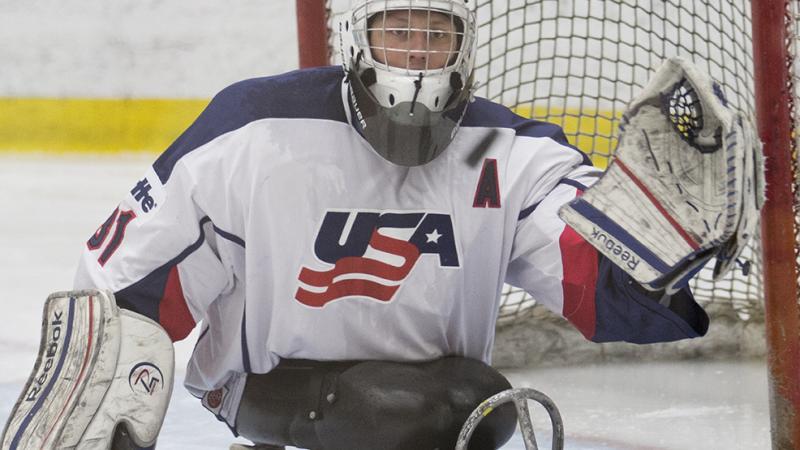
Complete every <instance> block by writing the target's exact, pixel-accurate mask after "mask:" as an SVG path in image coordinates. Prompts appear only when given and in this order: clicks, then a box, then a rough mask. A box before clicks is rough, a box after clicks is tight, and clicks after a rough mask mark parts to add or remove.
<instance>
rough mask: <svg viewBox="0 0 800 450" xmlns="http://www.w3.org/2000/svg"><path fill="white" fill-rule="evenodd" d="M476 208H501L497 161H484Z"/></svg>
mask: <svg viewBox="0 0 800 450" xmlns="http://www.w3.org/2000/svg"><path fill="white" fill-rule="evenodd" d="M472 206H473V207H474V208H499V207H500V181H499V177H498V174H497V160H496V159H493V158H486V159H485V160H483V169H481V177H480V178H479V179H478V187H477V189H475V201H473V202H472Z"/></svg>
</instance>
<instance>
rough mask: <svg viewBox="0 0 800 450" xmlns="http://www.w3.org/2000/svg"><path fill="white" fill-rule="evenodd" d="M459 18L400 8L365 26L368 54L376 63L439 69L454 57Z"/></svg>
mask: <svg viewBox="0 0 800 450" xmlns="http://www.w3.org/2000/svg"><path fill="white" fill-rule="evenodd" d="M459 23H460V22H459V19H457V18H455V17H454V16H452V15H449V14H444V13H440V12H435V11H425V10H414V9H400V10H392V11H385V12H382V13H379V14H376V15H374V16H373V17H371V18H370V20H369V23H368V30H367V31H368V38H369V45H370V53H371V54H372V57H373V58H374V59H375V60H376V61H377V62H380V63H383V64H387V65H389V66H392V67H397V68H401V69H408V70H433V69H442V68H444V67H446V66H447V65H448V63H450V62H451V61H454V60H455V59H456V58H457V56H458V48H459V38H458V35H459V31H458V28H459V27H458V24H459Z"/></svg>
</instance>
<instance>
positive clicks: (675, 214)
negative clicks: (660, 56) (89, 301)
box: [559, 58, 764, 293]
mask: <svg viewBox="0 0 800 450" xmlns="http://www.w3.org/2000/svg"><path fill="white" fill-rule="evenodd" d="M763 172H764V167H763V157H762V153H761V143H760V142H759V141H758V139H757V138H756V134H755V132H754V130H753V127H752V125H751V124H750V122H749V120H747V118H745V117H744V116H742V115H741V114H738V113H736V112H735V111H733V110H732V109H731V108H730V106H729V105H728V102H727V100H726V98H725V96H724V94H723V92H722V89H721V87H720V86H719V84H717V83H716V82H713V81H712V80H711V79H709V77H708V76H707V75H705V74H703V73H702V72H701V71H699V70H698V69H697V68H696V67H694V66H693V65H692V64H690V63H689V62H688V61H685V60H683V59H680V58H673V59H670V60H668V61H667V62H666V63H664V65H663V66H662V67H661V68H660V69H659V70H658V72H657V73H656V74H655V75H654V77H653V78H652V79H651V81H650V83H649V84H648V85H647V87H646V88H645V89H644V91H643V92H642V93H641V94H640V95H639V97H638V98H636V99H635V100H634V101H633V103H632V104H631V105H630V106H629V107H628V110H627V111H626V112H625V114H624V115H623V117H622V123H621V124H620V136H619V145H618V148H617V151H616V154H615V155H614V159H613V160H612V162H611V164H610V165H609V167H608V170H607V171H606V173H605V174H604V175H603V176H602V178H601V179H600V180H598V181H597V183H595V185H594V186H592V187H591V188H589V189H588V190H587V191H586V192H585V193H584V194H583V195H582V196H580V197H578V198H576V199H574V200H572V201H570V202H569V203H567V204H566V205H564V206H562V208H561V209H560V211H559V216H560V217H561V218H562V219H563V220H564V221H565V222H566V223H567V224H568V225H569V226H571V227H572V228H574V229H575V231H577V232H578V233H579V234H580V235H581V236H583V238H584V239H586V240H587V241H588V242H589V243H591V244H592V245H593V246H594V247H596V248H597V249H598V250H599V251H600V252H601V253H602V254H603V255H605V256H606V257H607V258H608V259H609V260H611V261H612V262H614V263H615V264H616V265H618V266H619V267H621V268H622V269H623V270H625V271H626V272H627V273H628V274H630V275H631V276H632V277H633V279H634V280H636V281H637V282H639V283H640V284H642V285H643V286H644V287H645V288H648V289H651V290H662V289H664V290H666V291H667V293H672V292H674V291H676V290H678V289H680V288H682V287H683V286H685V285H686V284H687V283H688V281H689V279H690V278H691V277H692V276H694V274H696V273H697V272H698V271H699V270H700V269H701V268H702V267H703V266H704V265H705V263H706V262H707V261H708V260H709V259H710V258H712V257H714V256H717V265H716V267H715V269H714V276H715V278H719V277H721V276H722V275H724V274H725V272H727V271H728V270H729V269H730V268H731V266H732V265H733V262H734V261H735V260H736V258H737V257H738V256H739V255H740V253H741V251H742V249H743V248H744V247H745V245H746V244H747V242H748V240H749V239H750V238H751V236H752V235H753V234H754V232H755V229H756V225H757V223H758V219H759V215H760V214H759V211H760V209H761V207H762V205H763V203H764V178H763V177H764V175H763Z"/></svg>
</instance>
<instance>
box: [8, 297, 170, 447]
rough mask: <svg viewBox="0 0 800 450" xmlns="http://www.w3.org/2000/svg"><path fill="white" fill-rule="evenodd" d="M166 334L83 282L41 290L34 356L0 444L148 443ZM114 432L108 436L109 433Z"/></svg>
mask: <svg viewBox="0 0 800 450" xmlns="http://www.w3.org/2000/svg"><path fill="white" fill-rule="evenodd" d="M173 369H174V357H173V347H172V342H171V340H170V339H169V337H168V336H167V334H166V332H165V331H164V330H163V329H162V328H161V326H160V325H158V324H157V323H155V322H153V321H152V320H150V319H148V318H146V317H144V316H141V315H139V314H136V313H134V312H131V311H127V310H120V309H118V308H117V306H116V304H115V301H114V297H113V295H112V294H110V293H107V292H103V291H97V290H84V291H74V292H59V293H55V294H52V295H50V296H49V297H48V298H47V301H46V303H45V307H44V316H43V319H42V339H41V344H40V348H39V356H38V358H37V360H36V364H35V366H34V369H33V373H32V374H31V376H30V378H29V379H28V381H27V383H26V384H25V389H24V390H23V392H22V394H21V395H20V397H19V400H17V403H16V404H15V406H14V409H13V410H12V412H11V415H10V417H9V420H8V423H7V424H6V427H5V430H4V431H3V435H2V439H1V440H0V443H2V445H1V446H0V448H2V449H4V450H5V449H10V450H16V449H19V450H22V449H67V448H69V449H72V448H79V449H82V450H83V449H88V450H95V449H96V450H108V449H110V448H112V440H113V441H114V443H113V448H120V447H121V445H120V439H121V438H120V437H121V436H125V440H127V442H126V443H125V445H124V447H125V448H132V449H137V448H139V449H144V448H154V446H155V441H156V438H157V436H158V432H159V430H160V428H161V423H162V422H163V419H164V415H165V414H166V410H167V405H168V403H169V399H170V395H171V393H172V377H173ZM115 435H116V438H115Z"/></svg>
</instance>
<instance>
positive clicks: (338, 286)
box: [295, 211, 459, 308]
mask: <svg viewBox="0 0 800 450" xmlns="http://www.w3.org/2000/svg"><path fill="white" fill-rule="evenodd" d="M314 254H315V255H316V257H317V259H318V260H319V261H321V262H322V263H324V264H325V265H326V267H324V268H322V269H316V268H310V267H303V268H302V269H301V270H300V275H299V277H298V280H299V281H300V287H299V288H298V289H297V293H296V294H295V298H296V299H297V301H299V302H300V303H302V304H304V305H307V306H311V307H315V308H320V307H323V306H325V305H326V304H328V303H330V302H332V301H334V300H339V299H342V298H345V297H362V298H363V297H365V298H370V299H373V300H377V301H381V302H389V301H391V299H392V298H393V297H394V294H395V293H396V292H397V290H398V289H399V288H400V286H401V285H402V282H403V280H405V279H406V278H407V277H408V275H409V274H410V273H411V270H412V269H413V268H414V266H415V265H416V263H417V261H418V260H419V258H420V257H435V258H438V263H439V267H450V268H454V267H459V259H458V251H457V250H456V239H455V235H454V233H453V221H452V220H451V218H450V215H449V214H439V213H433V212H424V211H423V212H375V211H327V212H326V214H325V218H324V219H323V220H322V225H321V226H320V229H319V232H318V233H317V237H316V239H315V241H314ZM424 255H429V256H424Z"/></svg>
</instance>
